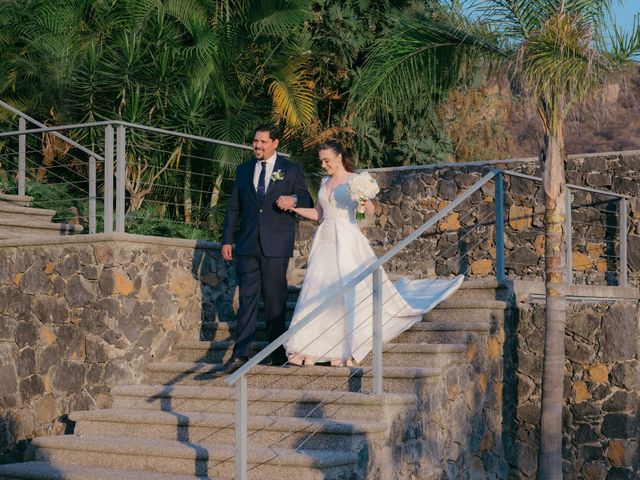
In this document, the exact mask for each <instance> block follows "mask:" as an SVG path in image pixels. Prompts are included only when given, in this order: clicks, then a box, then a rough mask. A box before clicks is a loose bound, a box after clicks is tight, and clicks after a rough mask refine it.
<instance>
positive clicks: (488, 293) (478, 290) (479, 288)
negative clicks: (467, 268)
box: [449, 277, 509, 301]
mask: <svg viewBox="0 0 640 480" xmlns="http://www.w3.org/2000/svg"><path fill="white" fill-rule="evenodd" d="M508 295H509V289H508V287H507V286H506V285H505V284H501V283H499V282H498V281H497V280H496V279H495V278H491V277H489V278H470V279H466V280H465V281H464V282H462V285H460V288H459V289H458V290H456V291H455V292H454V293H453V294H452V295H451V297H449V300H450V301H455V300H459V299H467V298H475V299H483V300H505V299H506V298H507V297H508Z"/></svg>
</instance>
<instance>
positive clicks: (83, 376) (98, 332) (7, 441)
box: [0, 235, 234, 463]
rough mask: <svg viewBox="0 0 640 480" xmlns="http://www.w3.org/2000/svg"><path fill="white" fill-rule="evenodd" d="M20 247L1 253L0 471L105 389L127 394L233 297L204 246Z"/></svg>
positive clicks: (80, 240) (225, 269)
mask: <svg viewBox="0 0 640 480" xmlns="http://www.w3.org/2000/svg"><path fill="white" fill-rule="evenodd" d="M41 242H43V241H42V240H41ZM4 243H6V242H4ZM23 243H24V245H21V246H16V247H2V248H0V365H2V368H1V369H0V463H4V462H7V461H18V460H20V458H19V456H20V454H21V450H22V448H21V446H23V444H24V441H25V439H30V438H33V437H35V436H42V435H50V434H54V433H60V432H61V431H63V430H65V429H66V428H67V425H66V420H65V418H66V417H65V415H66V414H68V413H69V412H72V411H77V410H88V409H93V408H100V407H102V406H105V405H108V402H109V401H110V400H109V396H108V392H109V389H110V387H112V386H113V385H116V384H121V383H123V382H131V383H135V382H136V381H137V380H138V379H139V377H140V375H141V374H142V372H143V366H144V365H145V363H146V362H148V361H150V360H152V359H153V360H160V359H162V358H164V357H165V356H166V355H167V353H168V352H169V350H170V348H171V346H172V345H173V344H174V343H175V342H176V341H177V340H179V339H180V338H182V336H183V335H185V334H186V333H187V332H188V331H189V330H191V329H196V328H200V325H201V320H202V318H204V317H212V316H215V315H221V316H223V317H228V316H229V315H230V313H231V312H230V308H231V307H230V306H231V304H232V302H231V298H230V296H231V295H232V292H233V286H234V285H233V282H234V280H233V277H232V275H231V272H230V266H229V265H228V264H227V263H226V262H223V261H222V260H221V258H220V256H219V248H218V247H216V246H215V245H214V244H208V243H206V242H197V243H196V242H195V241H182V240H171V239H161V238H148V237H139V236H133V235H97V236H84V237H75V238H69V237H65V238H64V239H55V244H52V245H43V244H29V243H28V242H23ZM196 338H197V337H196Z"/></svg>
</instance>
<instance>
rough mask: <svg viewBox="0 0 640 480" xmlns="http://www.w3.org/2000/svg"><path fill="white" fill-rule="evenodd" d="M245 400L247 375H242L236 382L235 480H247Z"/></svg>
mask: <svg viewBox="0 0 640 480" xmlns="http://www.w3.org/2000/svg"><path fill="white" fill-rule="evenodd" d="M247 401H248V398H247V377H246V376H244V375H243V376H242V377H240V378H239V379H238V382H237V383H236V425H235V430H236V432H235V433H236V441H235V454H236V476H235V480H247V450H248V448H247V423H248V421H247V419H248V413H247V410H248V408H247Z"/></svg>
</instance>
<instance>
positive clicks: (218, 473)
mask: <svg viewBox="0 0 640 480" xmlns="http://www.w3.org/2000/svg"><path fill="white" fill-rule="evenodd" d="M27 457H30V458H27V459H28V460H32V459H33V460H46V461H47V462H49V463H51V464H52V465H53V466H54V467H55V466H57V465H89V466H93V467H111V466H113V465H118V466H119V467H120V468H126V469H134V470H145V471H150V472H156V473H175V474H180V475H201V476H205V475H208V476H214V477H221V478H223V479H231V478H233V476H234V447H233V446H231V445H213V444H199V443H193V442H190V441H188V442H180V441H170V440H158V439H141V438H125V437H94V436H83V437H80V436H76V435H62V436H54V437H40V438H35V439H34V440H33V441H32V443H31V445H30V449H29V451H28V454H27ZM357 462H358V457H357V454H355V453H351V452H342V451H338V450H324V451H318V450H311V449H308V450H307V449H305V450H298V451H296V450H292V449H286V448H259V447H251V448H250V449H249V455H248V470H249V472H251V473H250V474H249V477H250V478H255V479H258V478H278V480H299V479H301V478H304V479H305V480H306V479H309V480H339V479H344V478H351V476H355V471H356V469H357Z"/></svg>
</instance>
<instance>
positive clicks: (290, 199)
mask: <svg viewBox="0 0 640 480" xmlns="http://www.w3.org/2000/svg"><path fill="white" fill-rule="evenodd" d="M296 201H297V198H296V197H295V195H281V196H280V197H278V200H276V205H278V208H280V209H282V210H285V211H287V212H290V211H291V210H293V209H294V208H295V206H296Z"/></svg>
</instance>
